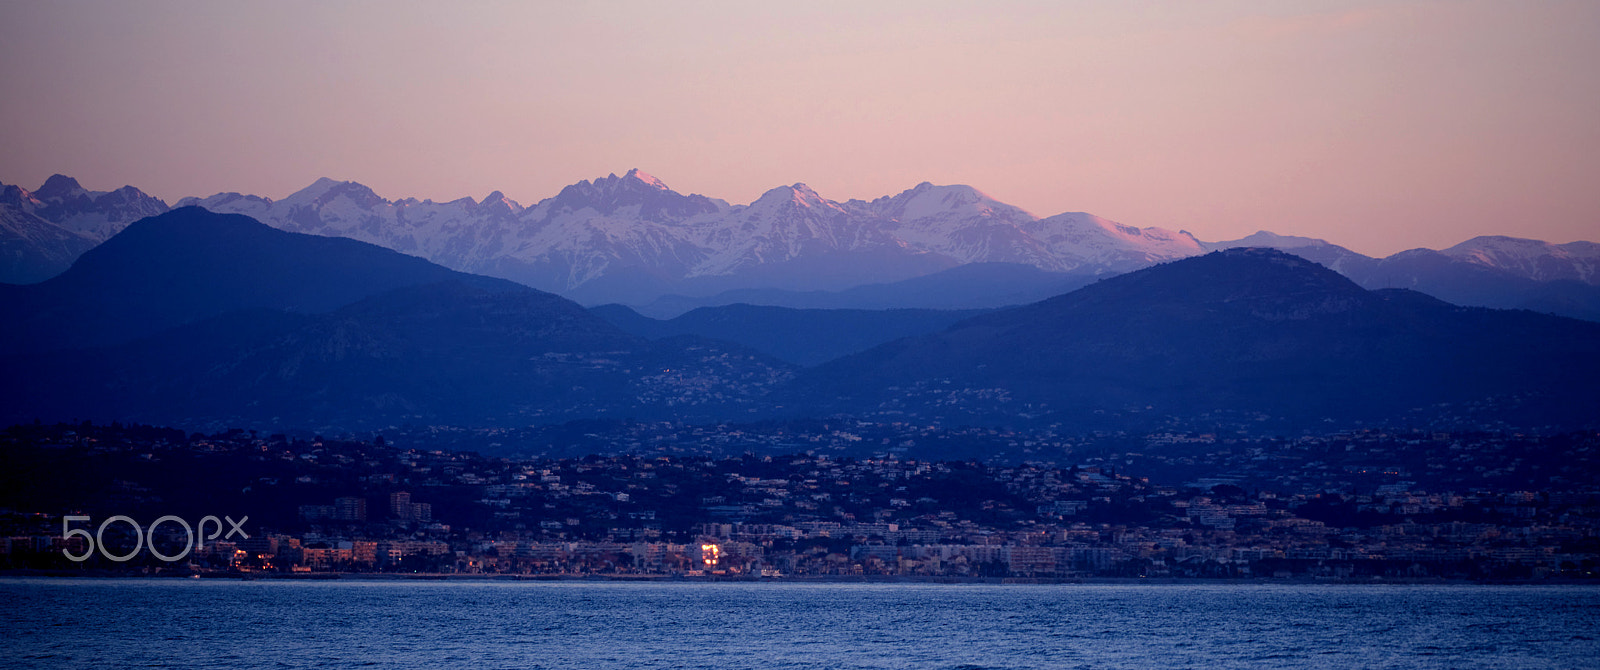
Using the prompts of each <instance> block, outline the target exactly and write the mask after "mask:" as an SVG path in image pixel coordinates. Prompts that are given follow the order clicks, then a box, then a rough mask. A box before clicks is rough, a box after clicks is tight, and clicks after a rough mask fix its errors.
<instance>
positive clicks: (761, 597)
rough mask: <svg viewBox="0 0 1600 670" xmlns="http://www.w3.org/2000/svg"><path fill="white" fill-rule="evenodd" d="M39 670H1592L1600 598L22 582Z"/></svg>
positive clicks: (27, 641) (1434, 588)
mask: <svg viewBox="0 0 1600 670" xmlns="http://www.w3.org/2000/svg"><path fill="white" fill-rule="evenodd" d="M0 603H4V604H3V606H0V607H3V612H0V622H3V625H0V638H3V640H4V641H3V642H0V648H3V651H4V654H3V656H0V664H3V665H4V666H5V667H19V668H58V667H122V668H128V667H181V668H312V667H318V668H369V667H371V668H454V667H460V668H1406V669H1416V668H1586V667H1600V642H1597V640H1600V587H1589V586H1483V585H1465V586H1441V585H1429V586H1410V585H1407V586H1401V585H1394V586H1388V585H1384V586H1379V585H1371V586H1352V585H1265V584H1216V585H1212V584H1160V585H1143V584H1139V585H1102V584H1068V585H1016V586H1010V585H946V584H836V583H834V584H808V583H682V582H673V583H608V582H553V583H552V582H498V581H450V582H438V581H357V580H336V581H294V580H261V581H248V582H240V581H225V580H133V579H107V580H93V579H33V578H13V579H3V580H0Z"/></svg>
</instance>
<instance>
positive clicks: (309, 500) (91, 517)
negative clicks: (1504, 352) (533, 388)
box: [0, 420, 1600, 581]
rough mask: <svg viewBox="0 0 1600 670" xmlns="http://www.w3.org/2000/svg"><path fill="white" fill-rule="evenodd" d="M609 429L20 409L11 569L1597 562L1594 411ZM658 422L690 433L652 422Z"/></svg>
mask: <svg viewBox="0 0 1600 670" xmlns="http://www.w3.org/2000/svg"><path fill="white" fill-rule="evenodd" d="M589 429H593V430H594V431H596V432H590V433H586V435H587V437H586V438H583V439H585V440H586V442H585V443H584V444H581V445H573V446H572V447H570V448H572V449H583V448H588V449H592V450H593V451H595V452H598V453H604V454H606V455H597V454H595V453H591V454H589V455H584V456H559V457H557V456H551V455H543V456H531V455H511V451H510V450H508V449H505V448H504V447H505V443H501V445H500V446H501V448H502V449H501V450H502V451H503V452H504V453H506V454H507V455H494V456H491V455H485V454H483V453H478V452H474V451H459V450H454V449H441V448H431V447H433V446H436V445H422V444H415V443H420V442H423V440H422V439H421V438H420V437H418V435H417V431H400V430H397V431H394V433H393V434H394V435H398V436H401V437H398V438H386V437H385V436H383V435H376V436H373V437H372V438H371V439H338V440H336V439H322V438H319V437H315V436H311V437H290V436H286V435H261V434H256V433H251V432H247V431H240V430H235V431H228V432H223V433H218V434H213V435H202V434H199V433H195V434H186V433H184V432H183V431H178V430H173V429H164V428H153V427H146V426H120V425H115V424H113V425H111V426H100V425H93V424H81V425H78V424H74V425H32V426H15V427H12V428H10V429H7V430H5V431H3V432H0V454H3V456H0V458H3V459H4V460H5V463H4V465H5V467H4V468H0V471H3V472H4V475H3V476H4V477H6V478H7V481H6V482H5V486H4V487H0V489H3V490H4V494H3V495H4V496H5V497H4V499H3V500H0V534H3V536H4V537H3V538H0V551H3V552H4V553H3V554H0V568H4V569H6V570H9V571H32V572H42V573H49V574H71V573H84V574H128V573H132V574H170V575H195V576H297V575H298V576H317V575H325V576H329V575H340V574H346V575H347V574H408V575H431V576H444V577H449V576H474V575H476V576H506V577H526V578H563V577H610V578H634V579H653V578H682V579H878V578H881V579H933V580H945V579H954V580H969V579H970V580H995V579H998V580H1013V581H1030V580H1073V579H1086V578H1147V579H1148V578H1156V579H1159V578H1197V579H1314V580H1330V581H1371V580H1395V579H1411V580H1414V579H1438V580H1589V579H1594V578H1596V577H1597V576H1600V566H1597V560H1600V484H1597V483H1600V434H1595V433H1561V434H1553V435H1543V436H1535V435H1522V434H1508V433H1498V432H1492V431H1484V432H1476V433H1439V432H1418V431H1386V430H1365V431H1348V432H1341V433H1333V434H1329V435H1320V436H1298V437H1293V438H1290V437H1281V436H1275V437H1270V438H1263V437H1246V436H1224V435H1218V434H1207V433H1183V434H1180V433H1160V434H1150V435H1126V434H1107V435H1091V436H1080V437H1072V438H1066V437H1062V436H1059V435H1055V434H1051V433H1041V432H1027V433H1012V432H1008V431H1004V430H999V429H983V430H981V431H980V430H976V429H958V430H947V429H941V428H938V427H930V426H916V425H909V424H902V425H893V424H878V423H873V424H867V423H861V422H852V421H847V420H838V421H832V422H818V423H807V424H803V425H762V426H731V425H722V426H710V427H687V426H679V425H666V424H662V425H650V424H618V425H614V426H610V427H608V428H604V429H601V428H593V427H590V428H589ZM696 433H698V435H697V434H696ZM662 435H671V436H673V437H672V438H671V439H665V438H663V439H654V440H652V439H650V437H651V436H655V437H660V436H662ZM524 437H526V436H524ZM501 439H505V437H504V436H501ZM408 443H409V444H408ZM529 444H533V442H529ZM941 444H942V445H945V448H943V449H942V451H944V452H945V453H949V452H951V450H952V449H953V447H951V446H950V445H957V444H959V445H964V446H962V447H961V449H959V450H957V451H971V450H974V449H987V450H988V452H989V453H990V454H1001V452H1004V454H1003V457H996V458H990V459H978V458H970V457H969V458H965V459H959V460H958V459H952V458H942V459H927V460H925V458H926V457H924V456H923V454H924V453H928V452H930V451H931V452H934V453H939V450H940V448H939V447H937V446H935V445H941ZM684 445H700V446H701V447H702V449H703V450H704V452H705V453H684V451H685V450H684ZM736 450H737V451H738V453H728V452H733V451H736ZM112 517H119V519H120V520H119V521H117V522H115V523H108V522H107V520H109V519H111V518H112ZM163 517H165V518H166V519H167V521H165V522H162V523H153V522H156V521H157V520H158V519H160V518H163ZM241 517H242V518H241ZM203 518H213V519H216V520H217V523H214V524H212V525H209V526H208V525H207V523H206V522H205V521H199V520H201V519H203ZM222 518H226V519H227V521H228V524H223V523H221V519H222ZM197 521H198V524H197V525H198V529H195V528H194V526H195V525H196V522H197ZM74 524H76V525H74ZM235 524H236V525H235ZM223 530H228V531H230V532H228V533H226V534H224V533H223V532H222V531H223ZM234 531H236V532H234ZM180 555H181V556H182V558H181V559H179V560H168V559H170V558H172V557H175V556H180Z"/></svg>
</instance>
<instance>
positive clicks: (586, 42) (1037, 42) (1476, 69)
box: [0, 0, 1600, 255]
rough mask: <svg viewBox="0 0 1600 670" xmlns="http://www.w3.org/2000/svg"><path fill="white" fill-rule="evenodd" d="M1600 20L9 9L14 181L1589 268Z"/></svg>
mask: <svg viewBox="0 0 1600 670" xmlns="http://www.w3.org/2000/svg"><path fill="white" fill-rule="evenodd" d="M1597 36H1600V3H1597V2H1592V1H1588V0H1585V1H1581V2H1545V1H1541V2H1470V1H1458V0H1448V1H1442V2H1280V1H1263V2H1204V3H1190V2H1182V3H1177V2H1174V3H1153V2H1137V1H1130V2H1093V3H1091V2H1017V3H1000V4H996V3H983V5H982V6H980V5H979V4H978V3H947V2H931V1H929V0H919V1H917V2H870V3H860V2H801V3H732V2H726V3H715V2H681V3H680V2H672V3H645V2H637V3H634V2H614V3H613V2H608V3H523V2H507V3H492V2H474V3H454V4H451V5H447V4H445V3H397V2H371V3H332V2H317V3H309V2H307V3H277V2H275V3H238V2H234V3H230V2H204V3H202V2H155V1H150V2H143V1H141V2H101V3H88V2H32V1H28V0H0V85H3V86H4V91H5V92H4V94H0V128H5V131H4V136H3V139H4V147H5V149H4V151H0V182H5V183H8V184H19V185H21V186H23V187H25V188H36V187H38V186H39V184H40V183H42V182H43V181H44V179H45V177H47V176H49V175H50V174H52V173H56V172H60V173H64V174H69V175H72V176H75V177H77V178H79V180H80V181H82V182H83V183H84V185H85V186H87V187H89V188H93V189H102V190H108V189H111V188H115V187H118V186H121V185H123V184H133V185H135V186H138V187H140V188H142V189H144V190H146V191H148V192H150V193H152V194H154V195H157V196H159V197H162V198H164V199H166V200H168V201H169V202H172V201H176V200H177V199H178V198H180V197H183V196H187V195H210V194H212V193H216V192H220V191H240V192H245V193H254V194H258V195H265V196H269V197H275V198H276V197H282V196H284V195H287V194H289V193H291V192H293V191H295V190H298V189H300V188H302V187H304V186H306V185H308V184H310V183H311V182H312V181H314V180H315V179H316V178H318V177H323V176H327V177H333V178H336V179H351V180H355V181H359V182H362V183H364V184H366V185H368V186H371V187H372V188H373V189H374V190H376V191H377V192H378V193H379V194H380V195H382V196H384V197H388V198H401V197H418V198H432V199H435V200H451V199H455V198H458V197H462V196H472V197H474V198H481V197H483V196H484V195H486V194H488V193H489V192H490V191H493V190H501V191H504V192H505V193H506V194H507V195H509V196H511V197H512V198H515V199H517V200H519V201H522V202H523V203H525V204H530V203H532V202H534V201H537V200H539V199H541V198H545V197H549V196H552V195H554V194H555V193H556V192H557V191H559V190H560V189H561V187H562V186H564V185H566V184H569V183H572V182H576V181H578V180H580V179H588V178H594V177H599V176H604V175H606V174H608V173H612V172H615V173H618V174H621V173H622V172H624V171H626V170H628V169H629V168H633V167H638V168H641V169H643V170H645V171H647V172H650V173H652V174H654V175H656V176H657V177H660V178H661V179H662V180H663V181H665V182H666V183H667V184H669V185H670V186H672V187H673V188H674V189H675V190H678V191H681V192H685V193H702V194H705V195H710V196H713V197H720V198H724V199H726V200H729V201H730V202H734V203H747V202H750V201H751V200H754V199H755V198H756V197H757V196H758V195H760V193H761V192H763V191H765V190H766V189H768V188H771V187H774V186H778V185H781V184H790V183H794V182H805V183H807V184H810V185H811V186H812V187H813V188H815V189H816V190H817V191H818V192H820V193H822V194H823V195H824V196H826V197H829V198H833V199H835V200H846V199H849V198H873V197H876V196H880V195H887V194H892V193H897V192H899V191H901V190H903V189H906V188H909V187H911V186H913V185H915V184H917V183H918V182H921V181H932V182H934V183H940V184H958V183H959V184H970V185H972V186H975V187H977V188H979V189H982V190H984V191H986V192H988V193H989V194H990V195H992V196H994V197H995V198H997V199H1000V200H1002V201H1005V202H1009V203H1011V204H1014V205H1017V206H1020V207H1023V208H1024V209H1027V210H1029V211H1031V212H1033V213H1034V214H1036V215H1040V216H1047V215H1051V214H1057V213H1060V212H1064V211H1087V212H1092V213H1095V214H1098V215H1100V216H1104V217H1107V218H1110V219H1114V220H1117V221H1119V222H1122V223H1125V224H1130V225H1137V226H1162V227H1166V228H1173V229H1186V230H1189V231H1192V232H1193V233H1195V234H1196V235H1197V236H1199V237H1200V238H1202V239H1206V240H1220V239H1231V238H1236V237H1241V236H1244V235H1247V234H1249V233H1251V232H1254V231H1256V230H1258V229H1268V230H1272V231H1275V232H1279V233H1283V234H1297V235H1309V236H1314V237H1322V238H1326V239H1329V240H1331V241H1334V242H1336V243H1339V244H1343V245H1345V246H1348V247H1350V248H1352V249H1354V250H1356V251H1360V252H1363V253H1367V254H1373V255H1387V254H1389V253H1393V252H1395V251H1399V250H1402V249H1407V248H1412V247H1419V246H1426V247H1433V248H1441V247H1446V246H1450V245H1452V244H1456V243H1458V242H1461V241H1463V240H1465V239H1467V238H1470V237H1472V236H1475V235H1483V234H1509V235H1516V236H1521V237H1535V238H1540V239H1546V240H1550V241H1554V242H1567V241H1572V240H1577V239H1589V240H1600V186H1597V183H1600V66H1597V64H1600V37H1597Z"/></svg>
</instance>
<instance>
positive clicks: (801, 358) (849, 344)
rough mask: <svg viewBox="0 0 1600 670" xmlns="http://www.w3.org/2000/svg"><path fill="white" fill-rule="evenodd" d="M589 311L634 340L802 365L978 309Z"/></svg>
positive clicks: (945, 323) (938, 326)
mask: <svg viewBox="0 0 1600 670" xmlns="http://www.w3.org/2000/svg"><path fill="white" fill-rule="evenodd" d="M589 311H590V312H593V313H594V314H596V315H598V316H600V317H601V318H603V319H605V320H606V321H608V322H610V323H611V324H612V325H615V326H617V327H618V328H621V329H622V330H624V331H626V332H629V333H633V334H635V335H640V336H643V337H648V338H651V339H659V338H663V337H670V336H674V335H698V336H700V337H705V338H709V339H713V340H723V341H727V342H736V343H738V344H741V345H744V346H746V347H749V348H751V349H754V350H756V351H760V352H762V353H765V354H767V355H770V356H773V357H775V358H778V359H779V360H783V361H787V362H789V363H793V364H795V365H802V366H805V365H816V364H818V363H822V362H824V361H829V360H832V359H835V358H838V357H840V356H844V355H846V354H853V353H856V352H859V351H864V350H866V349H869V348H871V347H873V346H876V345H879V344H883V343H884V342H889V341H891V340H897V339H900V338H902V337H911V336H914V335H924V334H927V333H932V332H936V331H939V330H943V329H945V328H946V327H949V326H950V324H953V323H955V322H957V321H960V320H962V319H965V318H968V317H971V316H975V315H977V314H980V313H982V312H983V311H984V310H929V309H890V310H862V309H790V308H786V307H767V306H757V305H742V304H740V305H726V306H721V307H701V308H699V309H695V310H693V311H690V312H688V313H686V314H683V315H680V316H678V317H676V318H673V319H669V320H665V321H662V320H657V319H651V318H649V317H646V316H643V315H640V314H639V313H638V312H635V311H633V310H631V309H629V308H627V307H624V306H622V305H601V306H599V307H593V308H590V310H589Z"/></svg>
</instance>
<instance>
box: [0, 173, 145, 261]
mask: <svg viewBox="0 0 1600 670" xmlns="http://www.w3.org/2000/svg"><path fill="white" fill-rule="evenodd" d="M165 211H167V203H165V202H163V201H161V199H159V198H155V197H152V196H150V195H148V194H146V193H145V192H143V191H140V190H139V189H137V188H134V187H132V186H124V187H122V188H119V189H117V190H115V191H90V190H88V189H85V188H84V187H82V186H81V185H79V184H78V180H76V179H73V178H71V177H66V176H62V175H54V176H52V177H50V178H49V179H47V180H45V182H44V185H43V186H40V187H39V188H38V190H35V191H28V190H26V189H23V188H20V187H17V186H10V185H6V184H0V282H6V283H30V282H37V281H43V280H45V279H48V278H50V277H53V276H55V275H57V274H60V273H61V272H62V271H63V270H66V269H67V268H68V267H70V266H71V265H72V261H74V260H76V259H77V258H78V256H79V255H80V254H82V253H83V252H85V251H88V250H89V249H92V248H94V246H95V245H97V244H99V243H101V242H104V241H105V240H106V239H107V238H109V237H111V236H112V235H115V234H117V233H118V232H119V231H121V230H122V229H123V228H125V227H127V225H128V224H130V223H133V222H134V221H137V220H139V219H142V218H144V217H147V216H155V215H156V214H160V213H162V212H165Z"/></svg>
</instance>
